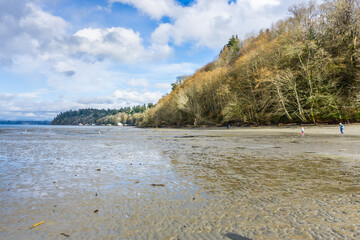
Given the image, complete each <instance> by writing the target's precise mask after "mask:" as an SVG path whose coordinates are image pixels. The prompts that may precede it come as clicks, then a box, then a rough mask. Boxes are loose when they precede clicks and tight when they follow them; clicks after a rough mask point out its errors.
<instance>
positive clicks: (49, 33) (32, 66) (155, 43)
mask: <svg viewBox="0 0 360 240" xmlns="http://www.w3.org/2000/svg"><path fill="white" fill-rule="evenodd" d="M299 2H302V1H300V0H299V1H298V0H230V1H228V0H11V1H8V0H0V119H1V120H29V119H31V120H51V119H52V118H53V117H54V116H56V114H57V113H59V112H61V111H62V112H63V111H67V110H70V109H73V110H76V109H79V108H121V107H125V106H134V105H138V104H143V103H150V102H152V103H156V102H157V101H158V99H159V98H161V96H163V95H165V94H166V93H169V92H170V89H171V85H170V84H171V83H173V82H175V80H176V77H177V76H180V75H189V74H192V73H194V72H195V70H196V69H198V68H200V67H201V66H203V65H205V64H206V63H208V62H211V61H213V60H214V58H215V57H216V56H217V55H218V53H219V52H220V50H221V48H222V47H223V46H224V45H225V44H226V43H227V41H228V39H229V38H230V37H231V36H232V35H236V34H237V35H238V36H239V37H240V38H244V37H245V36H246V34H249V33H256V32H258V31H259V30H260V29H263V28H267V27H270V26H271V24H272V23H274V22H276V21H277V20H279V19H283V18H285V17H286V16H288V8H289V7H290V6H292V5H293V4H295V3H299Z"/></svg>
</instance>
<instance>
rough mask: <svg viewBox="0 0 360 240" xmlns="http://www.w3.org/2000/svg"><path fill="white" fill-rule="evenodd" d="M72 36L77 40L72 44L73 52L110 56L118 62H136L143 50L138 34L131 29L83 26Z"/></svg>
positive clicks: (101, 56)
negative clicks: (83, 27)
mask: <svg viewBox="0 0 360 240" xmlns="http://www.w3.org/2000/svg"><path fill="white" fill-rule="evenodd" d="M74 37H75V38H76V40H77V41H76V44H74V45H73V46H72V47H73V51H74V52H80V53H85V54H92V55H94V56H96V57H98V58H100V59H102V58H106V57H110V58H112V59H115V60H117V61H119V62H128V63H129V62H136V61H138V60H141V58H142V57H143V53H144V52H145V49H144V47H143V45H142V39H141V37H140V34H139V33H136V32H134V31H133V30H131V29H125V28H121V27H113V28H106V29H99V28H98V29H93V28H85V29H82V30H80V31H78V32H76V33H75V34H74Z"/></svg>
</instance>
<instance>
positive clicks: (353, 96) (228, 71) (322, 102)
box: [138, 0, 360, 127]
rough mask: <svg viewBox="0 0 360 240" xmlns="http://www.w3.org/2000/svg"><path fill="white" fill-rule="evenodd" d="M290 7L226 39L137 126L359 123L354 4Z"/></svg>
mask: <svg viewBox="0 0 360 240" xmlns="http://www.w3.org/2000/svg"><path fill="white" fill-rule="evenodd" d="M289 12H290V14H291V15H290V17H288V18H287V19H284V20H281V21H278V22H277V23H274V24H273V25H272V27H271V28H270V29H266V30H263V31H260V32H259V33H258V34H255V35H252V36H248V37H247V38H246V39H242V40H241V39H239V38H238V37H237V36H233V37H232V38H231V39H230V40H229V42H228V43H227V44H226V45H225V46H224V48H223V49H222V51H221V52H220V54H219V57H218V58H217V59H216V60H215V61H213V62H211V63H209V64H207V65H205V66H204V67H202V68H201V69H199V70H198V71H197V72H196V73H195V74H194V75H192V76H188V77H186V78H184V79H182V80H181V81H177V82H176V83H175V84H173V85H172V86H173V90H172V92H171V93H169V94H167V95H166V96H164V97H163V98H162V99H160V100H159V102H158V103H157V104H156V105H155V106H154V107H153V108H151V109H147V110H146V111H145V112H144V113H143V114H142V117H141V118H140V119H139V120H138V125H139V126H143V127H147V126H184V125H195V126H196V125H219V124H228V123H230V124H238V125H242V124H279V123H290V122H291V123H335V122H339V121H345V122H355V121H360V91H359V90H360V78H359V77H360V76H359V56H360V55H359V54H360V52H359V45H360V39H359V31H360V25H359V24H360V21H359V14H360V9H359V1H356V0H325V1H324V2H323V3H322V4H320V5H318V4H316V3H315V2H310V3H306V4H305V3H304V4H300V5H295V6H293V7H292V8H290V9H289Z"/></svg>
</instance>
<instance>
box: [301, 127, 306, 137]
mask: <svg viewBox="0 0 360 240" xmlns="http://www.w3.org/2000/svg"><path fill="white" fill-rule="evenodd" d="M304 135H305V129H304V127H301V136H304Z"/></svg>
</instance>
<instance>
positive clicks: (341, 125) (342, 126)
mask: <svg viewBox="0 0 360 240" xmlns="http://www.w3.org/2000/svg"><path fill="white" fill-rule="evenodd" d="M340 132H341V134H344V125H343V124H342V123H340Z"/></svg>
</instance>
